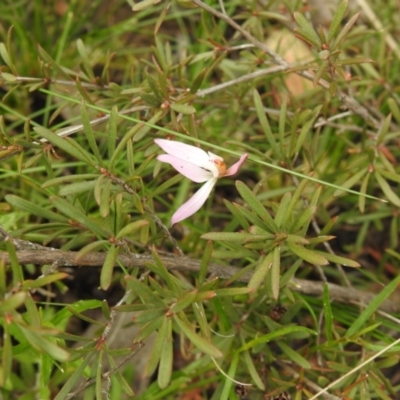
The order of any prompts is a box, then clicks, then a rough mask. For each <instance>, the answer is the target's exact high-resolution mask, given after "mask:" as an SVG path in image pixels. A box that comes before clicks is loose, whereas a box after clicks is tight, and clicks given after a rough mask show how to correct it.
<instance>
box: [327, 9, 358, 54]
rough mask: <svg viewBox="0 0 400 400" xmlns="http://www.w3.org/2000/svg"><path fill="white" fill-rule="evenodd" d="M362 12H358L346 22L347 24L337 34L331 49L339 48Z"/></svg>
mask: <svg viewBox="0 0 400 400" xmlns="http://www.w3.org/2000/svg"><path fill="white" fill-rule="evenodd" d="M360 14H361V13H357V14H356V15H354V16H353V17H351V18H350V20H349V21H348V22H347V23H346V25H345V26H344V27H343V28H342V30H341V31H340V33H339V34H338V35H337V36H336V39H335V41H334V42H333V44H332V45H331V48H330V50H331V51H334V50H337V49H338V48H339V46H340V45H341V44H342V42H343V40H344V38H345V37H346V36H347V34H348V33H349V31H350V30H351V28H352V27H353V25H354V24H355V23H356V21H357V19H358V17H359V15H360Z"/></svg>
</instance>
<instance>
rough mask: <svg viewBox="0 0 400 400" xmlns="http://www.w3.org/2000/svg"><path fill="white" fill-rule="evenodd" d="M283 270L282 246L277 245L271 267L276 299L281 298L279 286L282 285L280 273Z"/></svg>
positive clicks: (274, 297)
mask: <svg viewBox="0 0 400 400" xmlns="http://www.w3.org/2000/svg"><path fill="white" fill-rule="evenodd" d="M280 271H281V248H280V246H276V247H275V248H274V253H273V260H272V267H271V273H270V277H271V281H270V282H271V293H272V298H273V299H275V300H276V301H277V300H278V299H279V287H280V277H281V274H280Z"/></svg>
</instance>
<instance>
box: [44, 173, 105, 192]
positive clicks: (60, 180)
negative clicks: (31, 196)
mask: <svg viewBox="0 0 400 400" xmlns="http://www.w3.org/2000/svg"><path fill="white" fill-rule="evenodd" d="M96 178H99V175H98V174H74V175H65V176H59V177H57V178H53V179H49V180H48V181H46V182H45V183H43V184H42V186H41V188H42V189H45V188H47V187H50V186H56V185H63V184H65V183H69V182H74V181H86V180H93V179H96Z"/></svg>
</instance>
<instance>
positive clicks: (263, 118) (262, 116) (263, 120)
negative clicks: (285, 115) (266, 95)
mask: <svg viewBox="0 0 400 400" xmlns="http://www.w3.org/2000/svg"><path fill="white" fill-rule="evenodd" d="M253 101H254V105H255V107H256V112H257V117H258V119H259V120H260V124H261V126H262V128H263V131H264V134H265V137H266V139H267V140H268V143H269V145H270V146H271V148H272V151H273V153H274V156H275V157H276V158H278V159H279V158H280V157H281V154H280V151H279V147H278V145H277V144H276V141H275V138H274V135H273V133H272V130H271V127H270V125H269V122H268V118H267V114H266V113H265V111H264V106H263V104H262V100H261V97H260V95H259V93H258V92H257V90H256V89H254V91H253Z"/></svg>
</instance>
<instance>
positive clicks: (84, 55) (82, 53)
mask: <svg viewBox="0 0 400 400" xmlns="http://www.w3.org/2000/svg"><path fill="white" fill-rule="evenodd" d="M76 48H77V50H78V53H79V55H80V56H81V60H82V65H83V69H84V71H85V73H86V74H87V76H88V77H89V79H90V80H91V81H94V79H95V78H94V73H93V69H92V66H91V65H90V61H89V57H88V54H87V52H86V48H85V45H84V43H83V41H82V39H78V40H77V41H76Z"/></svg>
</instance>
